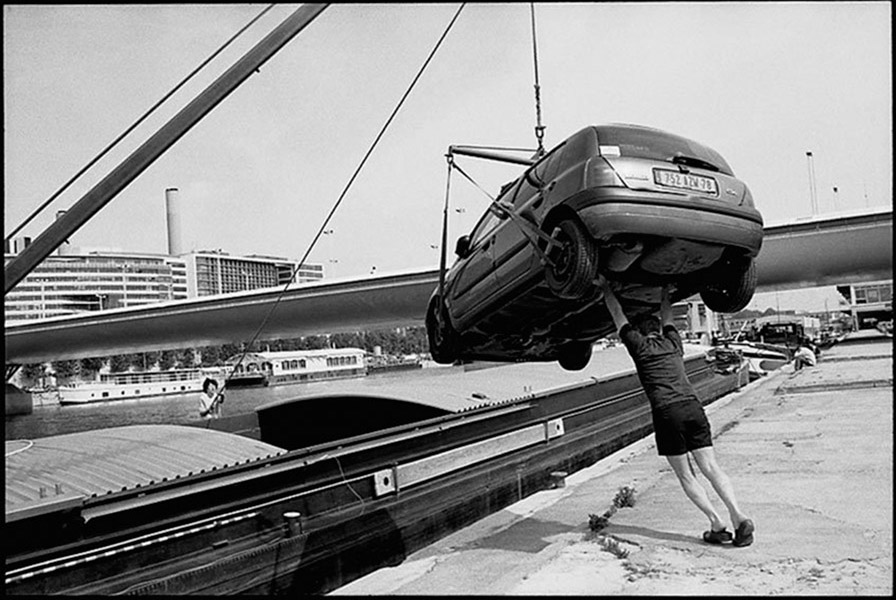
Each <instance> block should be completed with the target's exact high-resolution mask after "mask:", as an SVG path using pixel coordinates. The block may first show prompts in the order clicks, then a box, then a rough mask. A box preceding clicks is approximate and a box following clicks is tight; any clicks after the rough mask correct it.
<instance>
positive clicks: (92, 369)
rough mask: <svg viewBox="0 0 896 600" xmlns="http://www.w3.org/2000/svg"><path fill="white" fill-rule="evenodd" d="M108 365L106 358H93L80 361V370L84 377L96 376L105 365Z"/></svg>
mask: <svg viewBox="0 0 896 600" xmlns="http://www.w3.org/2000/svg"><path fill="white" fill-rule="evenodd" d="M104 364H106V360H105V359H104V358H99V357H93V358H82V359H81V360H80V361H79V365H78V366H79V370H80V373H81V374H82V375H83V376H85V377H86V376H88V375H90V376H96V374H97V373H99V371H100V369H102V368H103V365H104Z"/></svg>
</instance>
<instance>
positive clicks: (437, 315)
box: [426, 296, 458, 365]
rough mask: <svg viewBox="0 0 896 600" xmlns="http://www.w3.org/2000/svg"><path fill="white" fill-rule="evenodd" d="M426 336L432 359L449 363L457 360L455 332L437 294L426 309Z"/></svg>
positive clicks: (445, 363)
mask: <svg viewBox="0 0 896 600" xmlns="http://www.w3.org/2000/svg"><path fill="white" fill-rule="evenodd" d="M426 337H427V338H428V339H429V353H430V355H432V359H433V360H434V361H436V362H437V363H439V364H440V365H450V364H451V363H453V362H454V361H455V360H457V337H458V336H457V332H456V331H455V330H454V327H452V326H451V321H450V320H449V318H448V309H447V308H446V307H445V305H444V304H443V303H442V299H441V298H440V297H438V296H436V297H435V298H433V299H432V301H431V302H430V303H429V309H428V310H427V311H426Z"/></svg>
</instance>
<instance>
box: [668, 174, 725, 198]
mask: <svg viewBox="0 0 896 600" xmlns="http://www.w3.org/2000/svg"><path fill="white" fill-rule="evenodd" d="M653 181H654V182H655V183H656V184H657V185H662V186H665V187H673V188H678V189H680V190H690V191H692V192H700V193H702V194H711V195H713V196H718V195H719V185H718V184H717V183H716V180H715V179H713V178H712V177H705V176H703V175H695V174H693V173H682V172H680V171H667V170H665V169H654V170H653Z"/></svg>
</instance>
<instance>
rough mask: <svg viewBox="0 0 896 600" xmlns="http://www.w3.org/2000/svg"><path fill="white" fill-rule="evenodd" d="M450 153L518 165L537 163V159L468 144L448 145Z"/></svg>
mask: <svg viewBox="0 0 896 600" xmlns="http://www.w3.org/2000/svg"><path fill="white" fill-rule="evenodd" d="M536 152H537V151H536ZM448 154H460V155H463V156H475V157H476V158H487V159H489V160H497V161H499V162H507V163H513V164H517V165H527V166H528V165H533V164H535V160H534V159H532V158H521V157H519V156H513V155H511V154H504V153H502V152H491V151H489V150H480V149H478V148H470V147H468V146H448Z"/></svg>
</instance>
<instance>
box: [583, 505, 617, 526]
mask: <svg viewBox="0 0 896 600" xmlns="http://www.w3.org/2000/svg"><path fill="white" fill-rule="evenodd" d="M615 514H616V507H615V506H611V507H610V509H609V510H608V511H606V512H604V514H602V515H588V528H589V529H590V530H591V531H594V532H598V531H600V530H601V529H603V528H604V527H606V526H607V525H609V524H610V517H612V516H613V515H615Z"/></svg>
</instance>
